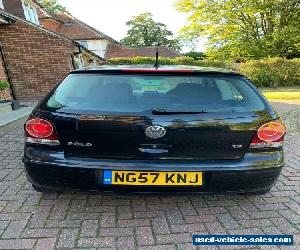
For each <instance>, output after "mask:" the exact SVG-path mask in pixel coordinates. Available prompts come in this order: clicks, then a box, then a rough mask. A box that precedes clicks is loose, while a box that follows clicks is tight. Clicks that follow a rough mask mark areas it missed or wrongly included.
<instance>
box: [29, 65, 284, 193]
mask: <svg viewBox="0 0 300 250" xmlns="http://www.w3.org/2000/svg"><path fill="white" fill-rule="evenodd" d="M284 134H285V127H284V125H283V124H282V122H281V120H280V119H279V116H278V115H277V113H276V112H275V111H274V110H273V108H272V107H271V106H270V105H269V104H268V102H267V101H266V100H265V98H264V97H263V96H262V95H261V94H260V93H259V92H258V91H257V90H256V89H255V88H254V87H253V85H252V84H251V83H250V82H249V81H248V80H247V79H246V78H245V77H244V76H243V75H240V74H239V73H236V72H231V71H225V70H220V69H215V68H200V67H191V66H161V67H159V68H158V69H155V68H153V66H126V67H125V66H118V67H108V66H101V67H96V68H85V69H81V70H76V71H73V72H71V73H70V74H69V75H68V76H67V77H66V79H65V80H63V81H62V82H61V83H60V84H59V85H58V86H57V87H56V88H54V89H53V90H52V91H51V92H50V93H49V94H48V95H47V96H46V97H45V98H44V99H43V100H42V101H41V102H40V104H39V105H38V106H37V107H36V108H35V109H34V111H33V112H32V114H31V115H30V117H29V119H28V121H27V122H26V124H25V154H24V159H23V161H24V164H25V168H26V172H27V176H28V178H29V180H30V182H31V183H32V185H33V187H34V188H35V189H36V190H37V191H43V192H46V191H53V190H54V191H55V190H63V189H71V190H82V191H83V190H84V191H111V190H116V189H117V190H126V191H130V190H132V191H151V192H155V191H166V190H169V191H172V192H175V191H198V192H235V193H256V194H261V193H265V192H268V191H269V190H270V188H271V187H272V185H274V183H275V181H276V179H277V178H278V176H279V174H280V172H281V169H282V167H283V165H284V162H283V151H282V144H283V139H284Z"/></svg>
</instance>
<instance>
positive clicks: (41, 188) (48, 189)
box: [32, 184, 55, 194]
mask: <svg viewBox="0 0 300 250" xmlns="http://www.w3.org/2000/svg"><path fill="white" fill-rule="evenodd" d="M32 187H33V189H34V190H35V191H36V192H39V193H46V194H47V193H55V190H53V189H50V188H44V187H38V186H36V185H33V184H32Z"/></svg>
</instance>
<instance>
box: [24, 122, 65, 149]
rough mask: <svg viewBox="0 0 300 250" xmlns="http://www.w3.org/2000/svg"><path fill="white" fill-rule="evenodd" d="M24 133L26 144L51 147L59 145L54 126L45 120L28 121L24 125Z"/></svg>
mask: <svg viewBox="0 0 300 250" xmlns="http://www.w3.org/2000/svg"><path fill="white" fill-rule="evenodd" d="M25 132H26V142H29V143H34V144H44V145H52V146H57V145H60V142H59V140H58V135H57V133H56V130H55V128H54V126H53V125H52V123H51V122H49V121H47V120H45V119H41V118H33V119H29V120H28V121H27V122H26V124H25Z"/></svg>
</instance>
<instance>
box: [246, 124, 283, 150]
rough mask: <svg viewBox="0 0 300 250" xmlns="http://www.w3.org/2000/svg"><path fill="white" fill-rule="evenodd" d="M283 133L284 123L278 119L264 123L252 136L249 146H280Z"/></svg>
mask: <svg viewBox="0 0 300 250" xmlns="http://www.w3.org/2000/svg"><path fill="white" fill-rule="evenodd" d="M285 133H286V130H285V127H284V125H282V123H280V122H279V121H272V122H268V123H265V124H263V125H262V126H260V128H259V129H258V130H257V133H256V134H255V136H254V137H253V138H252V141H251V144H250V148H262V147H281V146H282V144H283V140H284V135H285Z"/></svg>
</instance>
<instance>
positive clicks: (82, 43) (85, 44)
mask: <svg viewBox="0 0 300 250" xmlns="http://www.w3.org/2000/svg"><path fill="white" fill-rule="evenodd" d="M78 43H79V44H80V45H81V46H83V47H85V48H86V49H88V48H89V46H88V43H87V41H78Z"/></svg>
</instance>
